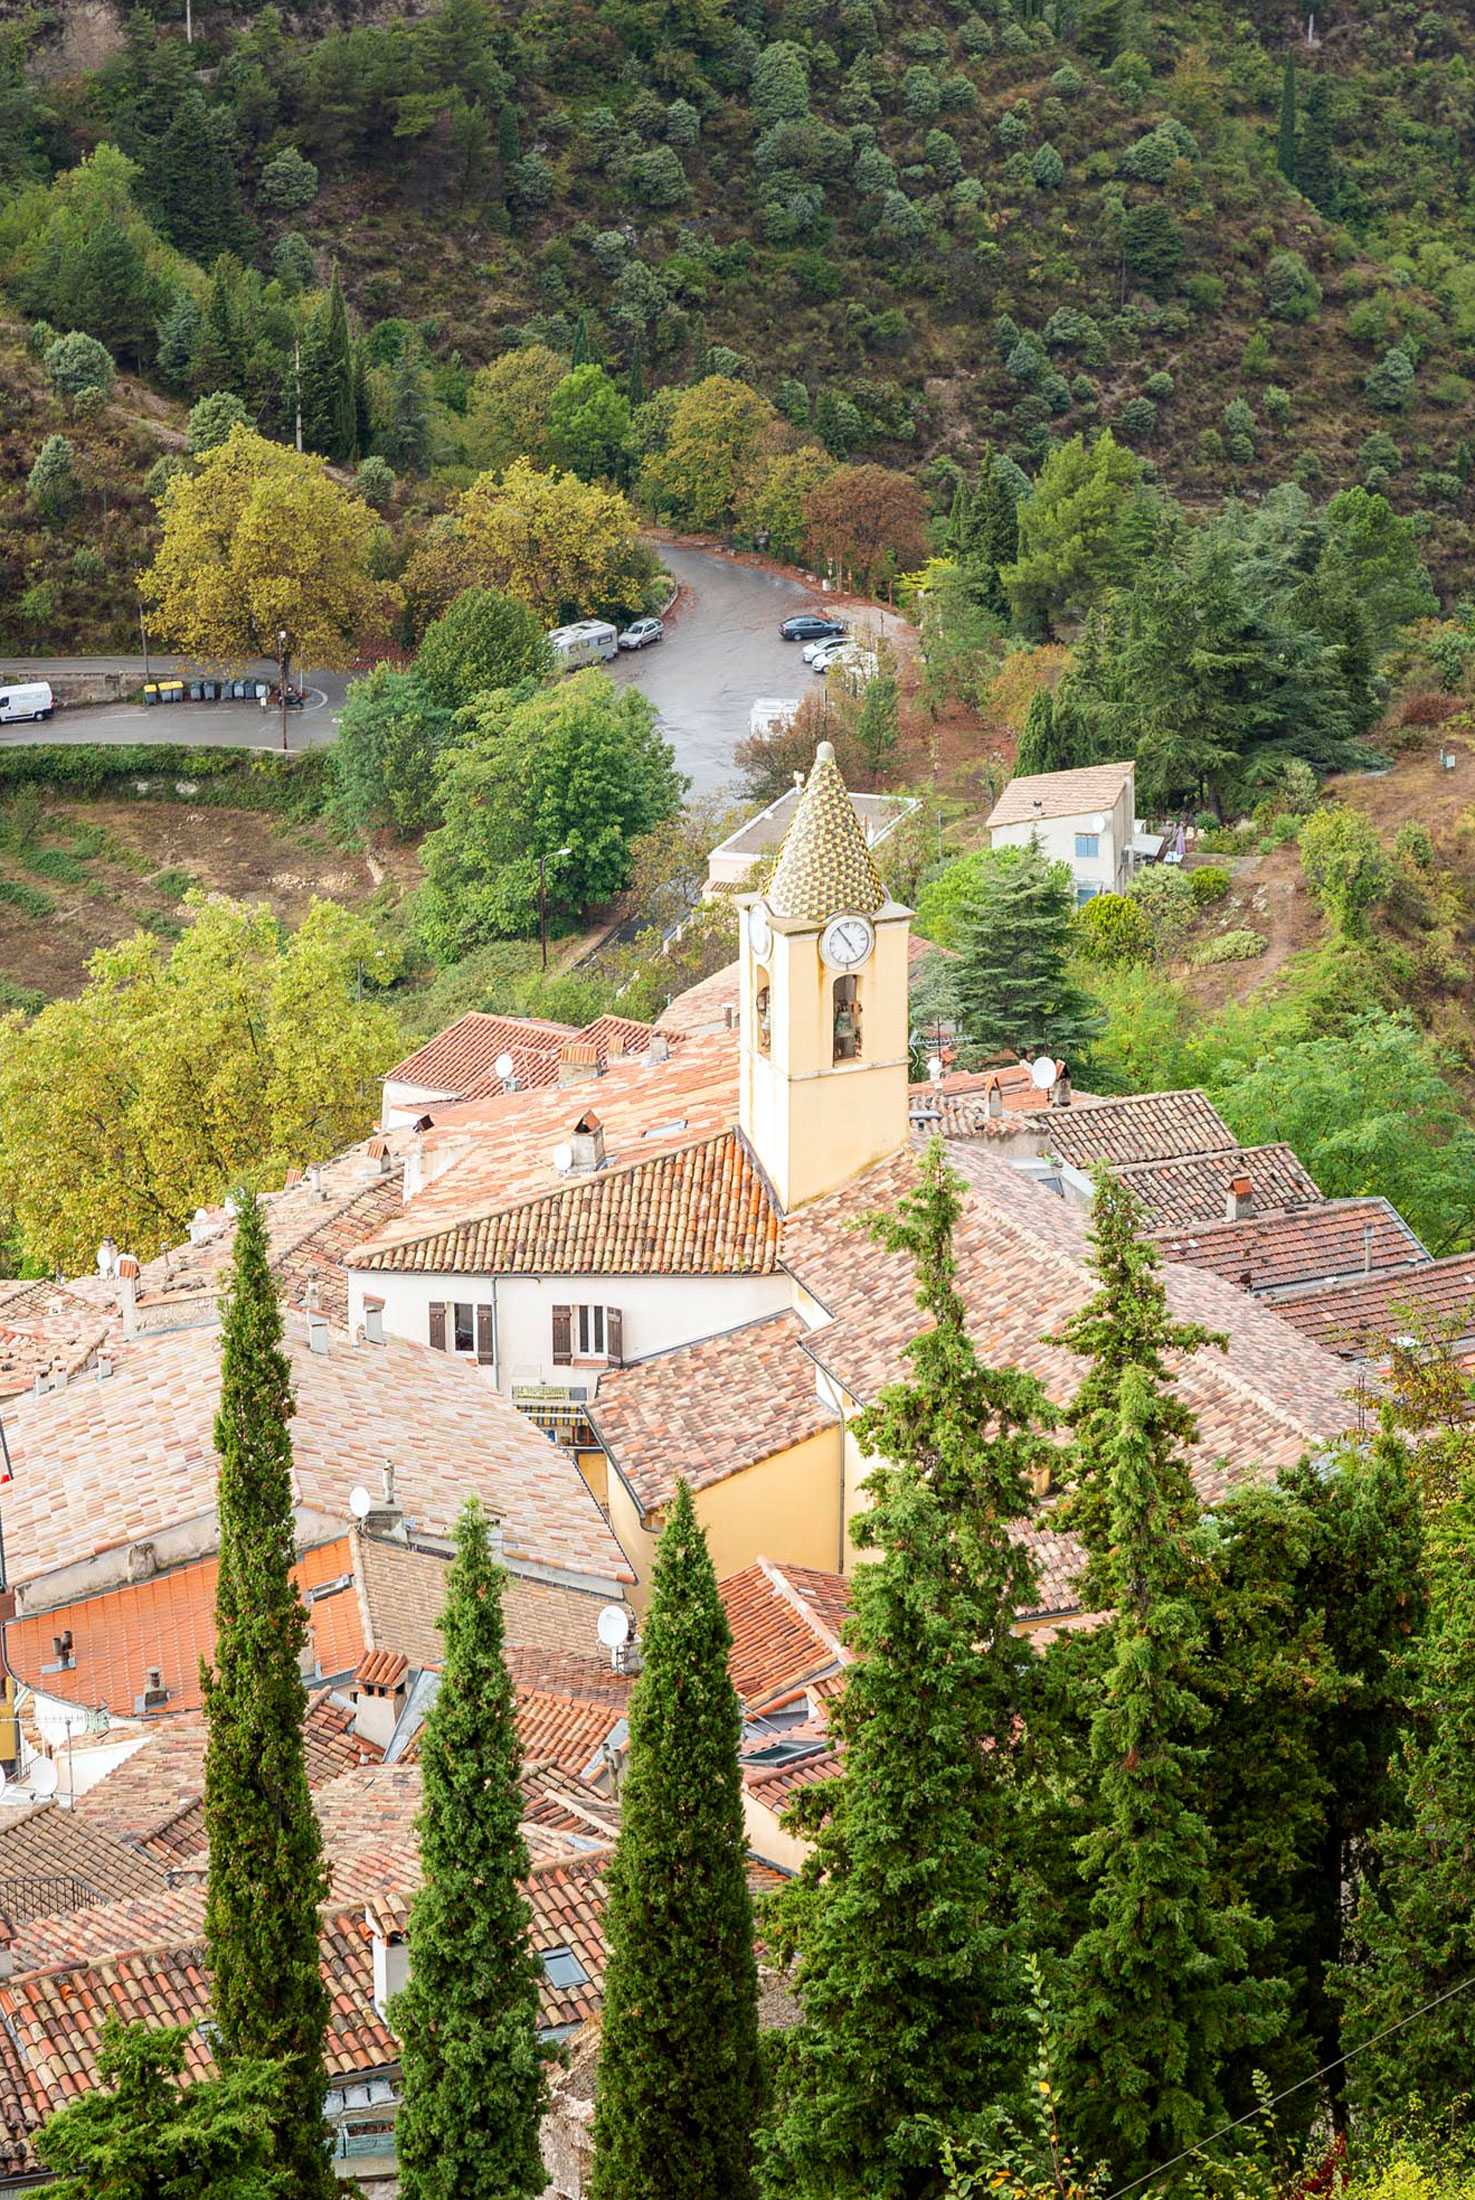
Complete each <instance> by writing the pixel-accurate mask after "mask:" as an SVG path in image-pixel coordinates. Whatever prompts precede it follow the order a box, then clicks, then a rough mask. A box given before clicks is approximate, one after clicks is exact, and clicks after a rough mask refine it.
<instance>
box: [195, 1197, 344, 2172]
mask: <svg viewBox="0 0 1475 2200" xmlns="http://www.w3.org/2000/svg"><path fill="white" fill-rule="evenodd" d="M293 1410H294V1408H293V1402H292V1385H291V1370H290V1368H289V1366H288V1363H287V1357H286V1354H285V1353H284V1352H283V1350H282V1316H281V1310H280V1308H279V1307H278V1305H277V1298H276V1292H275V1289H274V1288H273V1284H272V1277H271V1271H270V1268H269V1267H268V1265H267V1250H266V1225H265V1223H264V1221H263V1220H262V1216H261V1211H260V1209H259V1208H258V1207H257V1205H256V1202H255V1200H254V1199H253V1198H252V1197H251V1196H250V1194H243V1195H241V1206H240V1213H239V1217H238V1219H237V1223H236V1240H235V1257H234V1266H233V1270H232V1276H231V1289H230V1297H229V1301H228V1303H227V1306H226V1311H225V1319H224V1324H223V1331H222V1342H221V1373H220V1410H219V1412H218V1413H217V1415H216V1417H215V1449H216V1452H217V1454H218V1456H219V1460H220V1494H219V1507H220V1567H219V1576H218V1580H217V1585H216V1591H215V1620H216V1642H215V1669H214V1671H213V1672H212V1671H210V1670H209V1669H208V1668H207V1669H206V1670H205V1671H204V1674H203V1682H204V1693H205V1715H206V1720H207V1722H208V1728H209V1734H208V1739H207V1742H206V1746H205V1828H206V1832H207V1833H208V1835H209V1841H210V1863H209V1872H208V1877H207V1880H206V1896H205V1941H206V1947H207V1951H208V1958H209V1968H210V1977H211V1988H212V1999H213V2003H214V2014H215V2021H216V2023H217V2025H218V2026H219V2028H220V2052H221V2056H222V2059H223V2060H225V2061H227V2062H229V2061H231V2060H233V2059H235V2058H237V2057H248V2056H249V2057H253V2058H262V2059H266V2060H280V2061H281V2063H282V2065H283V2068H282V2075H281V2083H280V2086H279V2088H278V2092H277V2102H278V2109H279V2116H278V2122H277V2127H276V2144H277V2158H278V2160H279V2161H280V2162H282V2163H283V2164H284V2165H286V2166H287V2167H288V2168H289V2170H290V2173H291V2178H292V2190H293V2194H294V2200H328V2196H330V2195H331V2194H333V2193H334V2192H335V2191H336V2189H337V2180H336V2179H335V2177H334V2175H333V2171H332V2166H331V2163H330V2161H329V2154H328V2131H327V2126H326V2124H325V2123H324V2121H323V2095H324V2092H325V2090H326V2086H327V2077H326V2073H325V2070H324V2066H323V2035H324V2031H325V2029H326V2026H327V2021H328V1996H327V1993H326V1991H325V1989H324V1986H323V1981H322V1974H321V1972H320V1971H319V1968H318V1904H319V1903H320V1902H321V1901H322V1900H323V1899H324V1897H325V1896H326V1894H327V1891H328V1880H327V1874H326V1872H325V1871H324V1869H323V1858H322V1838H321V1835H320V1833H319V1830H318V1822H317V1818H316V1816H315V1814H314V1812H313V1807H312V1797H311V1795H310V1793H309V1791H308V1785H307V1768H306V1763H305V1759H304V1752H303V1740H302V1720H303V1713H304V1711H305V1708H306V1702H307V1698H306V1692H305V1690H304V1689H303V1685H302V1673H301V1659H302V1653H303V1651H304V1649H305V1648H306V1646H307V1639H308V1627H307V1613H306V1611H305V1610H304V1609H303V1605H302V1600H301V1598H300V1597H299V1596H298V1594H297V1587H296V1584H295V1582H294V1581H293V1579H292V1562H293V1559H294V1556H295V1529H294V1525H293V1519H292V1441H291V1437H290V1435H289V1433H288V1427H287V1423H288V1421H289V1420H290V1418H291V1416H292V1413H293Z"/></svg>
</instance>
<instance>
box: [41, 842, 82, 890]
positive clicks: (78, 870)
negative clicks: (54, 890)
mask: <svg viewBox="0 0 1475 2200" xmlns="http://www.w3.org/2000/svg"><path fill="white" fill-rule="evenodd" d="M26 869H27V870H28V871H34V872H36V874H37V875H38V877H40V878H52V879H55V880H56V881H57V883H58V885H61V886H80V885H81V883H82V881H83V879H85V878H86V876H87V872H86V869H85V867H84V866H83V865H82V864H81V863H79V862H78V861H77V858H76V857H75V856H72V855H68V854H67V853H66V851H65V849H62V848H31V849H28V850H27V852H26Z"/></svg>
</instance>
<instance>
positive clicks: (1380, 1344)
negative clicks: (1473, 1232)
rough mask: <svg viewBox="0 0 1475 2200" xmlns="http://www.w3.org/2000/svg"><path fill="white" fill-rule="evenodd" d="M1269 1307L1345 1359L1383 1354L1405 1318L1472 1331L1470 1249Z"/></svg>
mask: <svg viewBox="0 0 1475 2200" xmlns="http://www.w3.org/2000/svg"><path fill="white" fill-rule="evenodd" d="M1275 1311H1276V1312H1277V1314H1279V1315H1280V1317H1281V1319H1282V1321H1287V1322H1289V1323H1290V1324H1291V1325H1292V1327H1293V1328H1295V1329H1298V1330H1299V1331H1300V1332H1301V1334H1302V1336H1304V1337H1309V1338H1312V1339H1313V1340H1314V1341H1315V1342H1316V1343H1317V1344H1319V1345H1323V1346H1325V1347H1326V1349H1327V1350H1328V1351H1331V1352H1336V1353H1340V1354H1341V1355H1342V1356H1343V1357H1345V1358H1349V1359H1351V1358H1361V1357H1363V1356H1365V1355H1377V1354H1380V1353H1381V1352H1383V1351H1384V1350H1385V1349H1386V1348H1387V1345H1388V1343H1389V1340H1390V1339H1391V1338H1393V1337H1394V1336H1396V1335H1397V1334H1398V1333H1399V1332H1400V1331H1401V1330H1403V1329H1405V1328H1407V1326H1408V1320H1409V1317H1410V1316H1415V1317H1417V1318H1419V1319H1422V1320H1425V1321H1433V1322H1438V1323H1445V1322H1451V1323H1455V1324H1462V1325H1463V1329H1464V1330H1465V1331H1467V1332H1470V1333H1475V1252H1469V1253H1451V1254H1449V1255H1448V1256H1447V1257H1446V1258H1445V1259H1443V1260H1430V1261H1425V1262H1423V1263H1422V1264H1421V1265H1420V1266H1418V1267H1416V1268H1407V1269H1405V1270H1403V1272H1402V1273H1401V1274H1398V1275H1384V1276H1369V1277H1366V1278H1358V1279H1357V1280H1356V1281H1349V1282H1346V1283H1343V1284H1339V1285H1337V1286H1336V1287H1335V1288H1334V1289H1332V1290H1330V1291H1326V1290H1317V1289H1308V1290H1306V1291H1292V1292H1289V1293H1288V1294H1287V1295H1286V1297H1285V1298H1283V1299H1278V1300H1277V1301H1276V1307H1275Z"/></svg>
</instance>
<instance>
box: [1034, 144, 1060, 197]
mask: <svg viewBox="0 0 1475 2200" xmlns="http://www.w3.org/2000/svg"><path fill="white" fill-rule="evenodd" d="M1029 171H1030V174H1031V175H1032V176H1033V177H1034V179H1035V182H1036V183H1037V184H1038V185H1039V187H1040V189H1041V190H1042V191H1053V190H1055V189H1056V187H1057V186H1058V185H1059V184H1062V183H1063V182H1064V181H1065V162H1064V161H1063V160H1062V159H1061V157H1060V155H1059V154H1058V153H1057V152H1056V150H1055V148H1054V146H1053V145H1042V146H1041V147H1040V149H1039V151H1038V152H1037V153H1036V154H1035V157H1034V159H1033V160H1032V161H1031V162H1030V164H1029Z"/></svg>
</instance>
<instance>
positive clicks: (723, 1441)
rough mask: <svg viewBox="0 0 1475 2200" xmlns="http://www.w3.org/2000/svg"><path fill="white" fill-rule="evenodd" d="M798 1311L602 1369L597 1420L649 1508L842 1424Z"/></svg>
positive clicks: (591, 1411) (627, 1477)
mask: <svg viewBox="0 0 1475 2200" xmlns="http://www.w3.org/2000/svg"><path fill="white" fill-rule="evenodd" d="M803 1332H804V1324H803V1322H802V1321H801V1320H800V1318H799V1316H798V1315H797V1314H790V1313H784V1314H770V1315H768V1316H766V1317H765V1318H764V1319H763V1320H761V1321H755V1322H747V1323H745V1324H744V1325H743V1326H742V1327H741V1328H740V1329H730V1330H726V1331H724V1332H723V1333H722V1334H721V1335H720V1336H716V1337H707V1338H704V1339H703V1340H702V1342H701V1343H699V1344H689V1345H682V1346H680V1347H678V1349H677V1350H675V1351H672V1352H663V1353H659V1354H657V1355H656V1356H655V1357H654V1358H653V1359H649V1360H641V1361H638V1362H637V1363H636V1364H635V1365H634V1366H633V1367H627V1368H619V1369H611V1370H610V1371H609V1372H608V1373H607V1374H604V1375H601V1377H600V1379H599V1389H598V1392H597V1394H596V1396H595V1399H594V1403H593V1404H592V1406H591V1407H590V1409H589V1417H590V1419H591V1421H592V1422H593V1424H594V1427H595V1429H596V1431H597V1432H598V1435H599V1438H600V1441H601V1442H602V1443H603V1444H604V1446H605V1449H606V1450H607V1451H608V1453H609V1455H610V1457H611V1459H612V1460H613V1461H614V1463H615V1465H616V1466H617V1467H618V1469H619V1471H620V1474H621V1476H622V1477H623V1479H624V1481H625V1482H626V1483H627V1484H628V1485H629V1487H630V1489H631V1490H632V1491H633V1492H634V1494H635V1497H636V1500H637V1502H638V1503H639V1505H640V1508H641V1510H642V1512H644V1513H647V1514H648V1513H651V1512H653V1511H656V1510H657V1509H658V1508H659V1507H660V1506H662V1505H664V1504H666V1503H668V1502H669V1500H670V1499H671V1498H672V1497H673V1496H674V1494H675V1490H676V1483H677V1479H678V1477H679V1478H681V1479H684V1480H685V1481H687V1482H689V1483H690V1484H691V1486H692V1487H693V1489H706V1488H708V1487H709V1486H710V1485H711V1484H712V1483H714V1482H721V1481H724V1480H725V1479H726V1478H727V1476H728V1475H730V1474H736V1473H738V1472H739V1471H740V1470H741V1469H742V1468H743V1467H747V1466H752V1465H754V1464H755V1463H756V1462H757V1461H758V1460H760V1459H766V1458H768V1457H769V1456H770V1455H771V1454H772V1453H774V1452H777V1451H787V1450H788V1449H789V1447H790V1446H791V1445H792V1444H796V1443H798V1442H800V1440H801V1439H802V1438H803V1437H806V1436H814V1435H817V1434H818V1433H819V1432H820V1430H822V1429H826V1428H834V1427H836V1426H837V1416H836V1414H835V1411H834V1408H833V1407H832V1406H829V1405H827V1404H826V1402H825V1401H824V1400H823V1399H822V1398H821V1397H820V1396H819V1393H818V1389H817V1386H816V1383H815V1376H814V1365H813V1362H812V1361H811V1360H810V1359H809V1358H808V1356H807V1355H806V1353H805V1352H804V1351H803V1349H802V1347H801V1345H800V1342H799V1340H800V1338H801V1337H802V1335H803Z"/></svg>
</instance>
